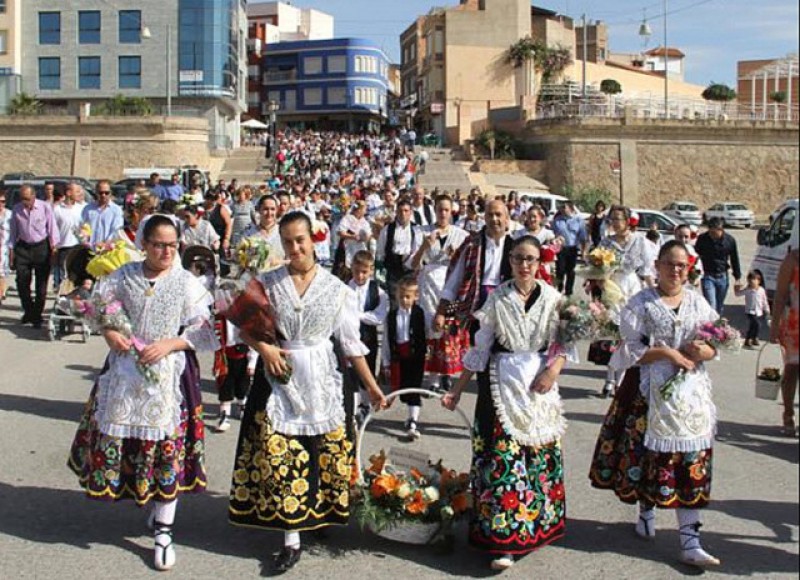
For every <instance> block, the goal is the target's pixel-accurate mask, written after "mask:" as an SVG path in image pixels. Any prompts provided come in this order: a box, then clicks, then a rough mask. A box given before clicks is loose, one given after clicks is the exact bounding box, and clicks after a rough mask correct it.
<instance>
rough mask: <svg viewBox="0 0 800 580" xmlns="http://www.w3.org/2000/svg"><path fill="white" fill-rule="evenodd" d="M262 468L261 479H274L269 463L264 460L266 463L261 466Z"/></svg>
mask: <svg viewBox="0 0 800 580" xmlns="http://www.w3.org/2000/svg"><path fill="white" fill-rule="evenodd" d="M259 467H260V468H261V479H262V480H264V479H269V478H270V477H272V467H271V466H270V464H269V462H268V461H266V460H264V462H263V463H262V464H261V465H259Z"/></svg>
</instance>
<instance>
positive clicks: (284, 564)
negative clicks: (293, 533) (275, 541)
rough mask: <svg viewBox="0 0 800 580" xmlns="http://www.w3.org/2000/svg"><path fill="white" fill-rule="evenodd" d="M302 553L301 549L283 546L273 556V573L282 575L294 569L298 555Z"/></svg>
mask: <svg viewBox="0 0 800 580" xmlns="http://www.w3.org/2000/svg"><path fill="white" fill-rule="evenodd" d="M302 553H303V548H290V547H288V546H284V547H283V549H282V550H281V551H280V552H278V554H277V555H276V556H275V560H274V566H275V572H277V573H278V574H284V573H286V572H288V571H289V570H291V569H292V568H294V567H295V565H296V564H297V563H298V562H299V561H300V554H302Z"/></svg>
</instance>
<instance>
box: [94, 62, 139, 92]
mask: <svg viewBox="0 0 800 580" xmlns="http://www.w3.org/2000/svg"><path fill="white" fill-rule="evenodd" d="M98 88H99V87H98ZM119 88H121V89H141V88H142V57H140V56H121V57H119Z"/></svg>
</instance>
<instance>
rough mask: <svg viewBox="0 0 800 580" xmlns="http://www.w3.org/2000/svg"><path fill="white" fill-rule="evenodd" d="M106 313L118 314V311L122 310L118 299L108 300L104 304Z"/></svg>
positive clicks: (110, 314)
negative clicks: (108, 301)
mask: <svg viewBox="0 0 800 580" xmlns="http://www.w3.org/2000/svg"><path fill="white" fill-rule="evenodd" d="M105 310H106V314H108V315H109V316H114V315H115V314H119V311H120V310H122V303H121V302H119V301H118V300H115V301H114V302H110V303H108V304H107V305H106V308H105Z"/></svg>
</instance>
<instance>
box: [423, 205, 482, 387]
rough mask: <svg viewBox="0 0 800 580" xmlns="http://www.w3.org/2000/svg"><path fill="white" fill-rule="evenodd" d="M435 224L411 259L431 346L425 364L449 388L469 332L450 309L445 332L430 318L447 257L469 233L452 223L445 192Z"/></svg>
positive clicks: (458, 366) (466, 343)
mask: <svg viewBox="0 0 800 580" xmlns="http://www.w3.org/2000/svg"><path fill="white" fill-rule="evenodd" d="M435 211H436V223H435V224H433V225H430V226H427V227H426V228H425V229H424V234H425V235H424V236H421V240H420V246H419V248H416V254H415V255H414V259H413V262H412V265H413V268H414V269H415V270H420V272H419V278H418V282H419V305H420V307H421V308H422V311H423V312H424V313H425V329H426V334H427V337H428V346H429V347H430V348H429V350H430V358H429V359H428V360H427V362H426V364H425V370H426V371H427V372H429V373H432V374H435V375H440V379H439V381H440V382H439V384H440V387H441V388H442V389H444V390H448V389H449V388H450V377H451V376H457V375H460V374H461V371H462V370H463V369H464V367H463V366H462V364H461V357H462V356H463V355H464V353H465V352H466V350H467V348H469V331H468V329H467V328H466V326H462V325H459V323H458V320H457V319H456V317H455V312H449V313H448V316H447V318H446V320H445V330H444V332H442V333H440V334H437V333H435V332H434V331H433V328H432V327H433V320H434V318H436V309H437V307H438V305H439V299H440V298H441V294H442V289H443V288H444V283H445V280H446V278H447V268H448V266H449V265H450V258H451V257H452V256H453V254H454V253H455V252H456V250H458V249H459V248H460V247H461V244H463V243H464V242H465V241H466V239H467V238H468V237H469V234H468V233H467V232H466V231H464V230H462V229H461V228H458V227H456V226H454V225H452V216H453V201H452V199H451V198H450V197H449V196H447V195H440V196H439V197H437V198H436V205H435Z"/></svg>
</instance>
